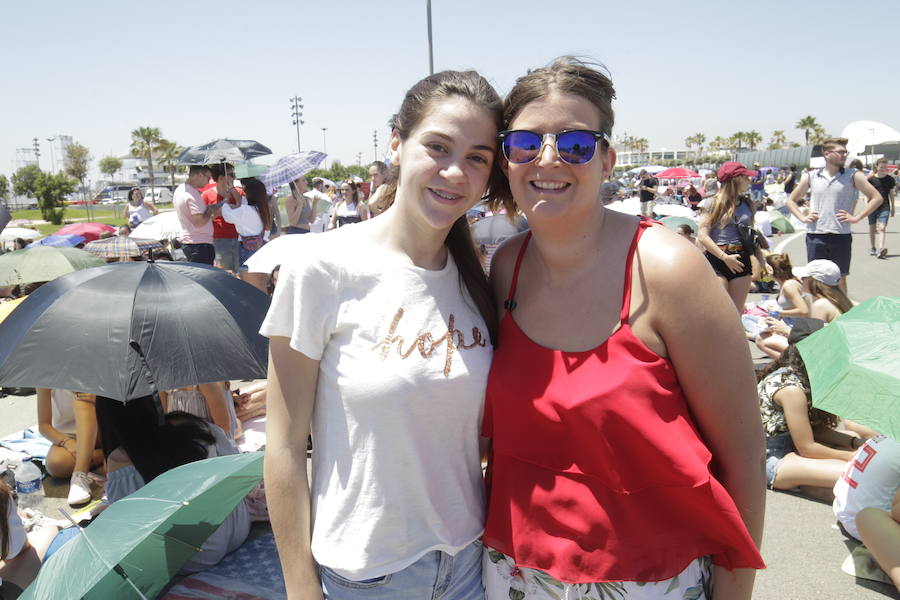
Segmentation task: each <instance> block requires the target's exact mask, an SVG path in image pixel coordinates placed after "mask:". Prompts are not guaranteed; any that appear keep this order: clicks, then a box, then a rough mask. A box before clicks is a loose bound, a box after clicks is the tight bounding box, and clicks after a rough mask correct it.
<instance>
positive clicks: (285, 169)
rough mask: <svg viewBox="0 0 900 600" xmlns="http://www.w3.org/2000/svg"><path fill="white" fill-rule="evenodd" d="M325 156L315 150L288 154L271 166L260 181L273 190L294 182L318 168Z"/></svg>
mask: <svg viewBox="0 0 900 600" xmlns="http://www.w3.org/2000/svg"><path fill="white" fill-rule="evenodd" d="M326 156H327V154H325V153H324V152H318V151H316V150H307V151H306V152H295V153H294V154H288V155H287V156H284V157H282V158H280V159H278V162H277V163H275V164H274V165H272V168H270V169H269V170H268V171H266V172H265V173H264V174H263V176H262V177H261V181H262V182H263V184H264V185H265V186H266V188H267V189H270V190H272V189H275V188H277V187H279V186H282V185H284V184H286V183H287V182H289V181H294V180H295V179H297V178H298V177H301V176H303V175H306V174H307V173H309V172H310V171H312V170H313V169H315V168H316V167H318V166H319V165H320V164H321V163H322V161H323V160H325V157H326Z"/></svg>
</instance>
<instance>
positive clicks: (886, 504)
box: [832, 435, 900, 539]
mask: <svg viewBox="0 0 900 600" xmlns="http://www.w3.org/2000/svg"><path fill="white" fill-rule="evenodd" d="M898 488H900V442H896V441H894V440H893V439H891V438H889V437H887V436H883V435H879V436H877V437H874V438H872V439H871V440H869V441H868V442H866V443H865V444H863V445H862V446H860V447H859V450H857V451H856V454H854V455H853V460H851V461H850V462H849V463H848V464H847V468H846V469H844V472H843V473H842V474H841V477H840V478H839V479H838V480H837V483H836V484H835V485H834V503H833V504H832V508H833V509H834V516H836V517H837V519H838V521H840V522H841V524H842V525H843V526H844V529H846V530H847V531H848V532H849V533H850V534H851V535H852V536H854V537H855V538H856V539H859V530H858V529H856V514H857V513H858V512H859V511H861V510H862V509H864V508H880V509H881V510H886V511H888V512H890V510H891V505H892V503H893V501H894V495H895V494H896V493H897V489H898Z"/></svg>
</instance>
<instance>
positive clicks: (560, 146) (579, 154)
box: [500, 129, 609, 165]
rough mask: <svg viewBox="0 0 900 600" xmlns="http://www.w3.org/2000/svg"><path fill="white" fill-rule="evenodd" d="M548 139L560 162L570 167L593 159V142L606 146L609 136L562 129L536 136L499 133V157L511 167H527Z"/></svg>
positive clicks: (523, 132)
mask: <svg viewBox="0 0 900 600" xmlns="http://www.w3.org/2000/svg"><path fill="white" fill-rule="evenodd" d="M547 136H550V138H551V140H552V142H553V147H554V149H555V150H556V154H557V155H558V156H559V158H560V160H562V161H563V162H566V163H569V164H570V165H583V164H585V163H587V162H590V160H591V159H592V158H594V153H595V151H596V149H597V142H599V141H603V142H604V143H605V144H606V146H607V147H608V146H609V135H608V134H606V133H605V132H603V131H592V130H590V129H566V130H563V131H560V132H558V133H543V134H542V133H537V132H536V131H527V130H525V129H510V130H508V131H501V132H500V143H501V145H502V146H503V156H505V157H506V160H508V161H509V162H511V163H515V164H519V165H522V164H525V163H530V162H531V161H533V160H534V159H535V158H537V157H538V155H539V154H540V153H541V148H542V147H543V145H544V140H545V139H546V138H547Z"/></svg>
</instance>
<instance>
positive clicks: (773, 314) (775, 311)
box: [769, 308, 781, 319]
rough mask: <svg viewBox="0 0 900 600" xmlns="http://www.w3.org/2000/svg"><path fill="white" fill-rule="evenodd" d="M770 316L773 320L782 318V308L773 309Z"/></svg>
mask: <svg viewBox="0 0 900 600" xmlns="http://www.w3.org/2000/svg"><path fill="white" fill-rule="evenodd" d="M769 316H770V317H772V318H773V319H778V318H780V317H781V309H780V308H773V309H771V310H770V311H769Z"/></svg>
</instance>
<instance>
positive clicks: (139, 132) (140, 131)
mask: <svg viewBox="0 0 900 600" xmlns="http://www.w3.org/2000/svg"><path fill="white" fill-rule="evenodd" d="M160 142H162V135H161V134H160V132H159V127H138V128H137V129H135V130H134V131H132V132H131V155H132V156H134V157H135V158H143V159H145V160H146V161H147V170H148V171H149V172H150V185H151V187H152V186H153V184H154V182H155V179H154V175H153V154H154V153H155V152H159V144H160Z"/></svg>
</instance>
